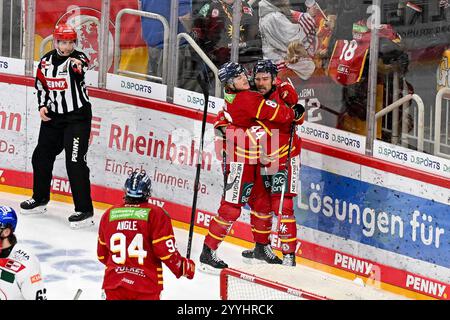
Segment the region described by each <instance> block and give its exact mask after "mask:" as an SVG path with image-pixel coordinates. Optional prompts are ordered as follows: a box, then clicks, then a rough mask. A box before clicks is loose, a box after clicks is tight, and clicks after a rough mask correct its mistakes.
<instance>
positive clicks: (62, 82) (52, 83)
mask: <svg viewBox="0 0 450 320" xmlns="http://www.w3.org/2000/svg"><path fill="white" fill-rule="evenodd" d="M46 80H47V86H48V88H49V89H50V90H61V91H62V90H67V88H68V87H69V86H68V85H67V81H66V79H64V78H46Z"/></svg>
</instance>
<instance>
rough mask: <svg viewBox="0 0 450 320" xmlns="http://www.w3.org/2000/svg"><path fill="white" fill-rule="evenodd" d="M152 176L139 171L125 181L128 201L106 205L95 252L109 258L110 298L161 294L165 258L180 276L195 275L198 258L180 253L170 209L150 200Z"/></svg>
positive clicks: (101, 258)
mask: <svg viewBox="0 0 450 320" xmlns="http://www.w3.org/2000/svg"><path fill="white" fill-rule="evenodd" d="M150 192H151V180H150V178H149V177H148V175H147V174H146V173H145V171H139V170H137V171H135V172H133V173H132V174H131V175H130V177H129V178H128V179H127V180H126V182H125V197H124V203H123V204H121V205H118V206H114V207H112V208H110V209H108V210H107V211H106V212H105V213H104V214H103V216H102V219H101V221H100V226H99V231H98V244H97V255H98V259H99V261H100V262H101V263H103V264H105V266H106V270H105V276H104V280H103V287H102V288H103V289H104V291H105V295H106V299H107V300H159V299H160V294H161V291H162V290H163V272H162V262H164V263H165V264H166V266H167V267H168V268H169V269H170V271H172V272H173V274H174V275H175V276H176V277H177V278H180V277H181V276H184V277H186V278H188V279H192V278H193V277H194V273H195V264H194V261H192V260H190V259H186V258H184V257H182V256H181V255H180V253H179V252H178V250H177V248H176V245H175V237H174V234H173V229H172V224H171V220H170V217H169V214H168V213H167V212H166V211H165V210H164V209H163V208H161V207H158V206H156V205H152V204H149V203H148V198H149V197H150Z"/></svg>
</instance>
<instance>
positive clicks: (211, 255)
mask: <svg viewBox="0 0 450 320" xmlns="http://www.w3.org/2000/svg"><path fill="white" fill-rule="evenodd" d="M225 268H228V265H227V264H226V263H225V262H223V261H222V260H220V259H219V258H218V257H217V253H216V251H215V250H212V249H210V248H209V247H208V246H207V245H205V244H204V245H203V250H202V253H201V254H200V267H199V270H200V271H203V272H206V273H210V274H215V275H218V274H220V271H221V270H222V269H225Z"/></svg>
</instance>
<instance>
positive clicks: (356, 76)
mask: <svg viewBox="0 0 450 320" xmlns="http://www.w3.org/2000/svg"><path fill="white" fill-rule="evenodd" d="M369 45H370V43H369V42H360V43H358V42H356V41H355V40H352V41H348V40H338V41H336V44H335V45H334V49H333V54H332V56H331V60H330V64H329V66H328V74H329V76H330V77H331V78H332V79H333V80H334V81H335V82H337V83H339V84H342V85H344V86H348V85H352V84H355V83H357V82H359V81H360V80H361V76H362V73H363V70H364V64H365V62H366V58H367V54H368V53H369Z"/></svg>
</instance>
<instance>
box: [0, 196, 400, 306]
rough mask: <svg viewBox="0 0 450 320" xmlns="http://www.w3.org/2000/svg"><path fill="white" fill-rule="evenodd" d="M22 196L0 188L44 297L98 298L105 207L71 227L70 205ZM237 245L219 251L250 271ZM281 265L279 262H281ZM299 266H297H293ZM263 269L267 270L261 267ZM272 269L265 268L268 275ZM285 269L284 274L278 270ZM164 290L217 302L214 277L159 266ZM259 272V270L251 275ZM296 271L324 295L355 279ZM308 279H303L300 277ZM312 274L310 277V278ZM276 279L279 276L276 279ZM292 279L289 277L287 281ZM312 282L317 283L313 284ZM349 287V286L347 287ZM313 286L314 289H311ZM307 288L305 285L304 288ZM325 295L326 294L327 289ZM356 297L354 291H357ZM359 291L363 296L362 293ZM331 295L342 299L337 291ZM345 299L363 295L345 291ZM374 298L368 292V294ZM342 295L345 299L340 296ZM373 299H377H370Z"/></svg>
mask: <svg viewBox="0 0 450 320" xmlns="http://www.w3.org/2000/svg"><path fill="white" fill-rule="evenodd" d="M27 198H28V197H27V196H21V195H16V194H10V193H4V192H0V205H5V206H11V207H12V208H14V209H15V210H16V212H17V213H18V225H17V228H16V235H17V238H18V240H19V241H20V242H22V243H24V244H25V245H27V247H29V249H30V250H31V251H32V252H33V253H34V254H36V255H37V256H38V258H39V260H40V261H41V270H42V274H43V277H44V280H45V281H46V283H47V290H48V292H47V297H48V299H49V300H54V299H58V300H70V299H73V297H74V295H75V293H76V291H77V289H79V288H80V289H82V290H83V292H82V294H81V296H80V298H79V299H80V300H98V299H101V293H102V290H101V286H102V277H103V271H104V267H103V265H102V264H101V263H100V262H98V261H97V252H96V250H97V231H98V223H99V220H100V217H101V215H102V213H103V212H104V210H98V209H95V215H94V220H95V223H96V224H95V225H94V226H92V227H89V228H86V229H80V230H72V229H70V227H69V222H68V221H67V218H68V217H69V216H70V215H71V214H72V212H73V211H72V210H73V205H72V204H67V203H62V202H57V201H51V202H50V203H49V204H48V211H47V212H46V213H45V214H42V215H21V214H20V213H19V212H20V207H19V204H20V202H21V201H23V200H26V199H27ZM174 232H175V238H176V241H177V245H178V250H179V251H180V253H181V254H182V255H183V256H184V255H185V254H186V247H187V240H188V231H187V230H183V229H178V228H174ZM203 240H204V236H203V235H200V234H196V233H194V236H193V242H192V249H191V258H192V259H194V261H195V262H196V264H197V265H198V264H199V262H198V258H199V255H200V252H201V249H202V246H203ZM242 250H243V248H242V247H240V246H236V245H233V244H230V243H227V242H224V243H222V244H221V246H220V247H219V250H218V255H219V257H221V258H222V259H223V260H224V261H225V262H227V263H228V265H229V266H230V267H232V268H235V269H240V270H244V271H245V270H247V271H250V270H251V269H252V267H250V266H249V265H248V264H245V263H244V262H243V261H242V260H241V251H242ZM280 267H281V266H280ZM297 269H298V270H297ZM265 272H266V273H267V270H266V271H265ZM271 273H273V272H270V270H269V271H268V274H269V275H270V274H271ZM283 273H284V272H283ZM163 274H164V291H163V294H162V297H161V298H162V299H165V300H218V299H220V279H219V276H216V275H210V274H205V273H202V272H200V271H198V269H197V271H196V274H195V277H194V279H193V280H188V279H185V278H181V279H176V278H175V276H174V275H173V274H172V273H171V272H170V270H169V269H168V268H167V267H165V265H163ZM255 274H258V273H255ZM295 274H298V275H299V276H298V278H299V279H296V280H299V281H300V283H303V284H304V285H305V286H306V284H308V286H307V289H308V291H310V292H314V291H316V290H317V292H316V293H318V294H321V295H325V296H328V297H331V298H332V292H333V290H331V289H332V288H330V290H326V288H327V287H328V286H333V283H335V284H336V288H335V289H339V290H341V291H346V290H345V288H346V287H347V288H348V290H349V291H354V287H355V283H353V282H352V281H350V280H347V279H343V278H340V277H337V276H333V275H330V274H328V273H325V272H321V271H318V270H313V269H311V268H308V267H305V266H302V265H298V266H297V267H296V270H295V272H292V274H291V277H292V276H294V277H295ZM307 275H308V278H307V279H306V278H305V279H304V280H303V281H302V279H301V278H302V276H307ZM313 278H314V279H313ZM274 280H278V281H280V282H281V280H280V279H276V278H275V277H274ZM292 282H293V280H292V279H291V280H289V283H286V284H288V285H289V284H291V285H292ZM315 284H316V285H315ZM347 285H348V286H347ZM315 288H316V290H314V289H315ZM352 288H353V290H352ZM305 289H306V288H305ZM328 292H329V293H330V294H327V293H328ZM356 294H357V295H358V293H356ZM377 294H378V296H376V297H380V299H398V298H399V297H398V296H395V295H393V294H390V293H387V292H385V293H384V294H383V293H381V295H380V293H377ZM363 295H364V294H363ZM335 298H338V299H341V298H342V295H340V296H336V297H335ZM347 298H348V299H364V297H356V296H351V295H347ZM367 298H369V299H370V298H372V299H373V298H374V296H373V294H372V295H371V297H365V299H367ZM344 299H346V297H345V296H344ZM375 299H377V298H375Z"/></svg>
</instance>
